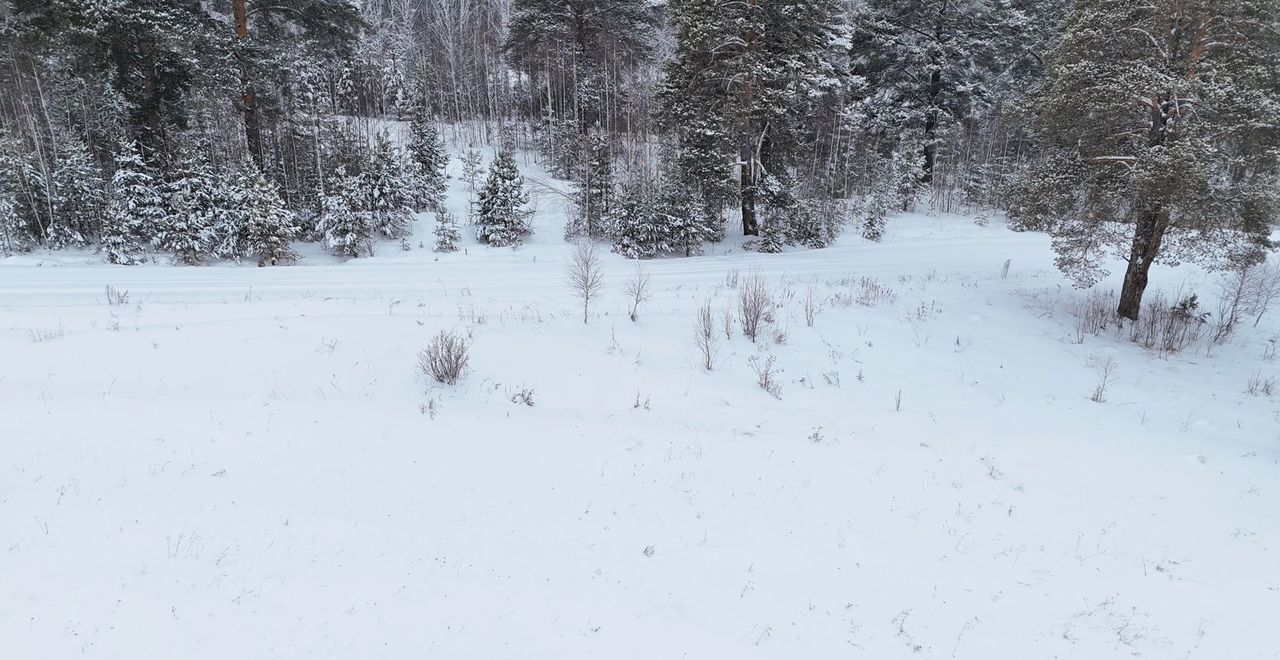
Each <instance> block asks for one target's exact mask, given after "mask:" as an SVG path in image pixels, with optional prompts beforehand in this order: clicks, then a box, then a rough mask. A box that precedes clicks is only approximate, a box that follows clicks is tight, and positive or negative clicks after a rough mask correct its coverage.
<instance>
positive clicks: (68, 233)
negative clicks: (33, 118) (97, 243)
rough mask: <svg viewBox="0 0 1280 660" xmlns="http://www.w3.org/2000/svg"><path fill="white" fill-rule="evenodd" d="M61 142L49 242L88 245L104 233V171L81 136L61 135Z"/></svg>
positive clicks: (55, 170)
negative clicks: (102, 231) (102, 230)
mask: <svg viewBox="0 0 1280 660" xmlns="http://www.w3.org/2000/svg"><path fill="white" fill-rule="evenodd" d="M58 146H59V153H58V161H57V165H56V166H55V168H54V170H53V175H52V177H51V184H52V185H51V186H50V190H49V193H50V197H51V201H52V204H53V220H52V221H51V222H50V225H49V231H48V235H49V245H50V246H51V247H55V248H56V247H66V246H84V245H88V244H89V243H90V242H91V241H92V240H93V239H94V238H95V237H96V236H97V235H98V234H99V233H100V231H101V227H102V216H103V213H104V211H105V209H106V190H105V183H104V181H103V177H102V171H101V169H100V168H99V167H98V165H97V163H95V162H94V161H93V159H92V157H91V156H90V154H89V151H88V148H87V147H86V146H85V144H84V141H83V140H81V139H80V138H79V137H78V136H74V135H69V134H64V135H61V136H60V137H59V139H58Z"/></svg>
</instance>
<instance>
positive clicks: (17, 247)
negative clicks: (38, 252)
mask: <svg viewBox="0 0 1280 660" xmlns="http://www.w3.org/2000/svg"><path fill="white" fill-rule="evenodd" d="M21 221H22V219H21V218H20V217H18V208H17V205H16V204H14V203H13V195H12V194H10V193H8V192H6V191H4V190H2V189H0V255H6V256H7V255H10V254H13V253H14V252H19V251H21V250H23V249H26V247H27V245H25V243H23V242H20V240H21V239H20V236H21V234H20V233H19V226H18V225H19V223H20V222H21Z"/></svg>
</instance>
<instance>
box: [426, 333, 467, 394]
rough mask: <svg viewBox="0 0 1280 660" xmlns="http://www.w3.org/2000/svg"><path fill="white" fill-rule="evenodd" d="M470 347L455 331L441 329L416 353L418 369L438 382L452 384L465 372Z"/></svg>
mask: <svg viewBox="0 0 1280 660" xmlns="http://www.w3.org/2000/svg"><path fill="white" fill-rule="evenodd" d="M470 348H471V346H470V343H469V342H468V341H467V340H466V339H465V338H463V337H461V336H459V335H458V334H457V333H455V332H452V331H449V332H445V331H441V332H440V333H438V334H437V335H436V336H435V337H434V338H433V339H432V340H431V343H430V344H428V345H427V347H426V348H425V349H423V350H422V351H421V352H419V353H418V369H419V370H420V371H421V372H422V374H423V375H425V376H427V377H429V378H431V379H433V380H435V381H436V382H438V383H444V384H445V385H453V384H454V383H457V382H458V379H460V378H462V376H463V374H464V373H466V370H467V363H468V362H469V361H470V359H471V357H470V354H469V351H470Z"/></svg>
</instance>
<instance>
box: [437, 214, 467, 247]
mask: <svg viewBox="0 0 1280 660" xmlns="http://www.w3.org/2000/svg"><path fill="white" fill-rule="evenodd" d="M435 234H436V252H457V251H458V242H459V241H461V240H462V232H461V231H460V230H459V229H458V219H457V218H456V217H454V215H453V214H452V213H450V212H448V211H439V212H437V213H436V229H435Z"/></svg>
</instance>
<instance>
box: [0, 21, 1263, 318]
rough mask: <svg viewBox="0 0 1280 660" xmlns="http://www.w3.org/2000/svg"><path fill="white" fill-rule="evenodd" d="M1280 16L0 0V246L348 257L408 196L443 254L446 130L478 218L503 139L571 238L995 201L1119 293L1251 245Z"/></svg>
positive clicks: (689, 240) (678, 237) (379, 233)
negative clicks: (556, 194) (556, 186)
mask: <svg viewBox="0 0 1280 660" xmlns="http://www.w3.org/2000/svg"><path fill="white" fill-rule="evenodd" d="M1278 17H1280V0H1154V1H1153V2H1148V3H1132V2H1127V1H1125V0H1075V1H1074V2H1071V3H1051V2H1046V1H1044V0H665V1H663V2H658V1H654V0H270V1H267V0H130V1H129V2H118V1H113V0H3V2H0V49H2V51H3V55H0V57H2V58H3V65H2V66H0V251H14V250H25V249H31V248H36V247H45V248H59V247H68V246H81V247H96V248H97V249H99V250H101V252H102V254H103V255H104V257H105V258H106V259H108V260H110V261H112V262H116V263H126V264H127V263H137V262H139V261H141V260H143V259H147V258H149V257H150V256H152V255H156V254H168V255H171V256H172V257H173V259H174V260H175V261H178V262H182V263H189V264H199V263H203V262H206V261H209V260H213V259H246V260H250V261H252V262H255V263H258V264H262V265H268V264H277V263H284V262H287V261H289V260H290V259H291V258H292V257H293V252H292V250H291V249H290V243H291V242H292V241H295V240H315V241H321V242H323V243H324V244H325V245H326V246H327V247H329V248H330V249H331V250H333V251H334V252H335V253H337V254H341V255H346V256H351V257H358V256H362V255H367V254H369V253H371V252H372V251H373V250H374V249H375V247H376V245H378V244H379V243H380V240H378V239H393V240H404V239H406V238H407V237H408V236H409V235H410V233H411V232H412V229H411V223H412V221H413V217H414V214H415V213H421V212H433V213H434V214H435V216H436V218H437V229H436V235H437V240H436V244H437V248H438V249H440V250H445V251H447V250H451V249H455V248H456V247H457V245H458V242H459V241H460V240H461V231H460V227H459V222H458V220H457V219H456V218H454V217H453V216H452V214H450V213H449V212H448V210H447V209H446V208H445V204H444V195H445V191H446V189H447V175H446V174H445V172H446V166H447V164H448V162H449V155H448V154H449V152H450V147H449V146H448V145H447V144H446V142H447V141H448V140H452V141H453V143H454V144H453V148H452V151H453V152H454V153H457V154H459V163H458V165H459V166H460V171H461V172H462V176H461V179H462V183H465V187H466V188H467V190H468V194H469V195H470V198H471V205H470V212H469V213H468V218H466V220H467V222H468V223H469V224H471V225H473V226H474V234H475V236H476V238H477V239H479V240H481V241H483V242H487V243H489V244H491V245H518V244H519V243H520V242H521V241H522V240H523V239H524V238H525V237H526V236H527V235H528V233H529V231H530V230H531V225H530V223H529V216H528V208H527V206H526V202H527V195H528V193H527V191H526V190H525V189H524V184H523V178H522V176H521V173H520V172H519V168H518V167H517V165H516V160H515V159H514V158H513V153H514V151H515V150H516V149H528V150H532V151H533V152H534V153H536V154H537V157H538V158H539V159H540V161H541V162H542V164H543V165H544V167H545V168H546V169H547V170H548V171H549V172H551V173H552V174H553V175H555V176H558V177H561V178H564V179H569V180H571V181H572V182H573V192H572V195H571V196H572V207H573V209H574V211H573V214H572V216H573V217H572V219H571V220H570V222H569V223H568V224H567V226H566V227H565V235H566V237H571V238H576V237H589V238H592V239H602V240H609V241H611V242H612V243H613V245H614V248H615V250H616V251H618V252H620V253H622V254H625V255H627V256H631V257H637V258H643V257H654V256H659V255H692V254H696V253H698V252H699V251H700V250H702V249H703V248H704V246H706V245H707V244H708V243H710V242H714V241H718V240H722V239H723V238H724V237H725V236H726V234H727V233H730V232H732V233H735V234H736V233H738V232H740V233H741V234H742V235H743V236H747V237H750V239H749V241H748V244H749V245H752V246H754V247H755V248H756V249H759V250H760V251H762V252H773V251H778V250H781V249H783V247H784V246H785V245H788V244H792V245H803V246H808V247H822V246H825V245H828V244H830V243H831V242H832V241H833V240H834V239H835V237H836V236H837V235H838V233H839V232H840V231H841V229H842V228H849V227H851V228H853V229H854V230H856V231H859V232H860V233H861V234H862V235H864V236H865V237H867V238H869V239H872V240H876V239H879V237H880V236H881V234H882V231H883V229H884V223H885V219H886V217H887V216H888V215H889V214H891V213H893V212H894V211H897V210H902V209H910V208H912V207H917V206H927V207H930V208H933V209H937V210H944V211H946V210H956V209H963V208H969V209H975V208H976V209H1001V210H1004V211H1007V212H1008V214H1009V217H1010V219H1011V221H1012V222H1011V224H1012V226H1014V227H1015V228H1018V229H1038V230H1045V231H1048V232H1049V233H1050V234H1051V235H1052V236H1053V238H1054V245H1055V247H1056V249H1057V250H1058V255H1059V265H1060V267H1061V268H1062V269H1063V270H1064V272H1066V273H1068V274H1069V275H1071V276H1072V277H1074V278H1075V279H1076V280H1077V281H1078V282H1080V283H1082V284H1088V283H1091V282H1093V281H1096V279H1097V278H1098V277H1099V276H1100V275H1101V270H1102V267H1101V264H1103V263H1105V260H1104V257H1106V256H1107V255H1118V256H1120V257H1122V258H1123V259H1125V260H1126V261H1127V263H1128V268H1127V272H1126V274H1125V278H1124V292H1123V293H1122V296H1121V305H1120V310H1119V311H1120V313H1121V314H1122V315H1124V316H1127V317H1130V318H1134V317H1136V316H1137V313H1138V309H1139V305H1140V303H1141V294H1142V291H1143V289H1144V288H1145V285H1146V280H1147V273H1148V271H1149V269H1150V267H1151V265H1152V264H1153V263H1156V262H1158V261H1160V260H1178V259H1195V260H1199V261H1201V262H1203V263H1205V264H1207V265H1210V266H1229V265H1239V264H1247V263H1250V262H1253V261H1257V260H1258V259H1259V258H1261V256H1262V255H1264V254H1265V252H1266V251H1267V250H1269V249H1270V248H1271V246H1270V244H1269V242H1268V240H1267V235H1268V233H1269V228H1270V226H1271V223H1272V222H1273V220H1274V219H1275V216H1276V213H1277V194H1278V191H1280V185H1278V184H1277V181H1276V177H1277V168H1278V161H1280V158H1278V154H1280V128H1277V127H1278V126H1280V122H1277V121H1276V119H1275V118H1276V117H1278V116H1280V107H1278V106H1280V64H1277V63H1278V62H1280V37H1277V35H1278V34H1280V18H1278ZM446 138H448V140H447V139H446ZM485 154H488V157H487V158H486V157H485ZM486 161H487V163H486ZM730 225H732V227H730Z"/></svg>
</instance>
